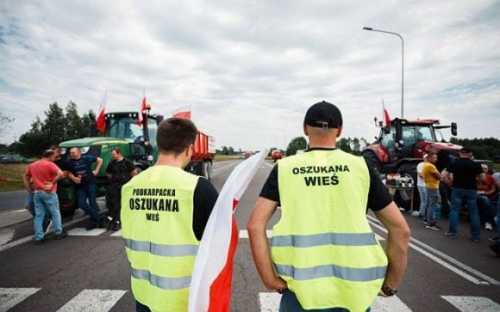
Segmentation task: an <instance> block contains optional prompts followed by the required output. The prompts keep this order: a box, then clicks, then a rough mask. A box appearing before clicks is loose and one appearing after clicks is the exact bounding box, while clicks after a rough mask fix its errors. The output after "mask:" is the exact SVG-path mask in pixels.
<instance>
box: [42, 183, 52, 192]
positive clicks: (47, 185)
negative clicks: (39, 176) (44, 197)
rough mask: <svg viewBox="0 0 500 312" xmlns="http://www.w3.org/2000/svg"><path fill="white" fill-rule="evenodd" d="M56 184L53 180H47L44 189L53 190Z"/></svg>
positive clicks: (46, 190)
mask: <svg viewBox="0 0 500 312" xmlns="http://www.w3.org/2000/svg"><path fill="white" fill-rule="evenodd" d="M53 186H54V184H53V183H51V182H46V183H45V184H44V185H43V190H44V191H45V192H51V191H52V187H53Z"/></svg>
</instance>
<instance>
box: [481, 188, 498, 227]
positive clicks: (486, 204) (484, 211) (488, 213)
mask: <svg viewBox="0 0 500 312" xmlns="http://www.w3.org/2000/svg"><path fill="white" fill-rule="evenodd" d="M477 209H478V211H479V221H480V223H481V225H484V224H485V223H486V222H488V223H490V224H491V225H494V224H495V220H494V218H495V213H496V211H494V210H495V209H494V207H493V203H492V202H491V200H490V199H489V198H488V196H486V195H482V194H479V195H477Z"/></svg>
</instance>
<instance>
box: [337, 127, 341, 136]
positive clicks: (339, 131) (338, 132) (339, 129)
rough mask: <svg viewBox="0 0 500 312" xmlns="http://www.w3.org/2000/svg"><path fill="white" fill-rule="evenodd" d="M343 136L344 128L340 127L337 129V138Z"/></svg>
mask: <svg viewBox="0 0 500 312" xmlns="http://www.w3.org/2000/svg"><path fill="white" fill-rule="evenodd" d="M341 134H342V127H339V128H338V129H337V138H338V137H340V135H341Z"/></svg>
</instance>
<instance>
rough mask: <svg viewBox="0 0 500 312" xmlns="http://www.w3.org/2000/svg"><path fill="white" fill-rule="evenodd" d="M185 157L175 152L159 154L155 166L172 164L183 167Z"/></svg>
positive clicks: (172, 165)
mask: <svg viewBox="0 0 500 312" xmlns="http://www.w3.org/2000/svg"><path fill="white" fill-rule="evenodd" d="M183 165H184V159H183V158H182V157H179V156H176V155H174V154H159V155H158V160H157V161H156V164H155V166H171V167H178V168H182V167H183Z"/></svg>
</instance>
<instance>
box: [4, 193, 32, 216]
mask: <svg viewBox="0 0 500 312" xmlns="http://www.w3.org/2000/svg"><path fill="white" fill-rule="evenodd" d="M24 205H26V191H25V190H21V191H11V192H0V212H3V211H7V210H15V209H20V208H23V207H24Z"/></svg>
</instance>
